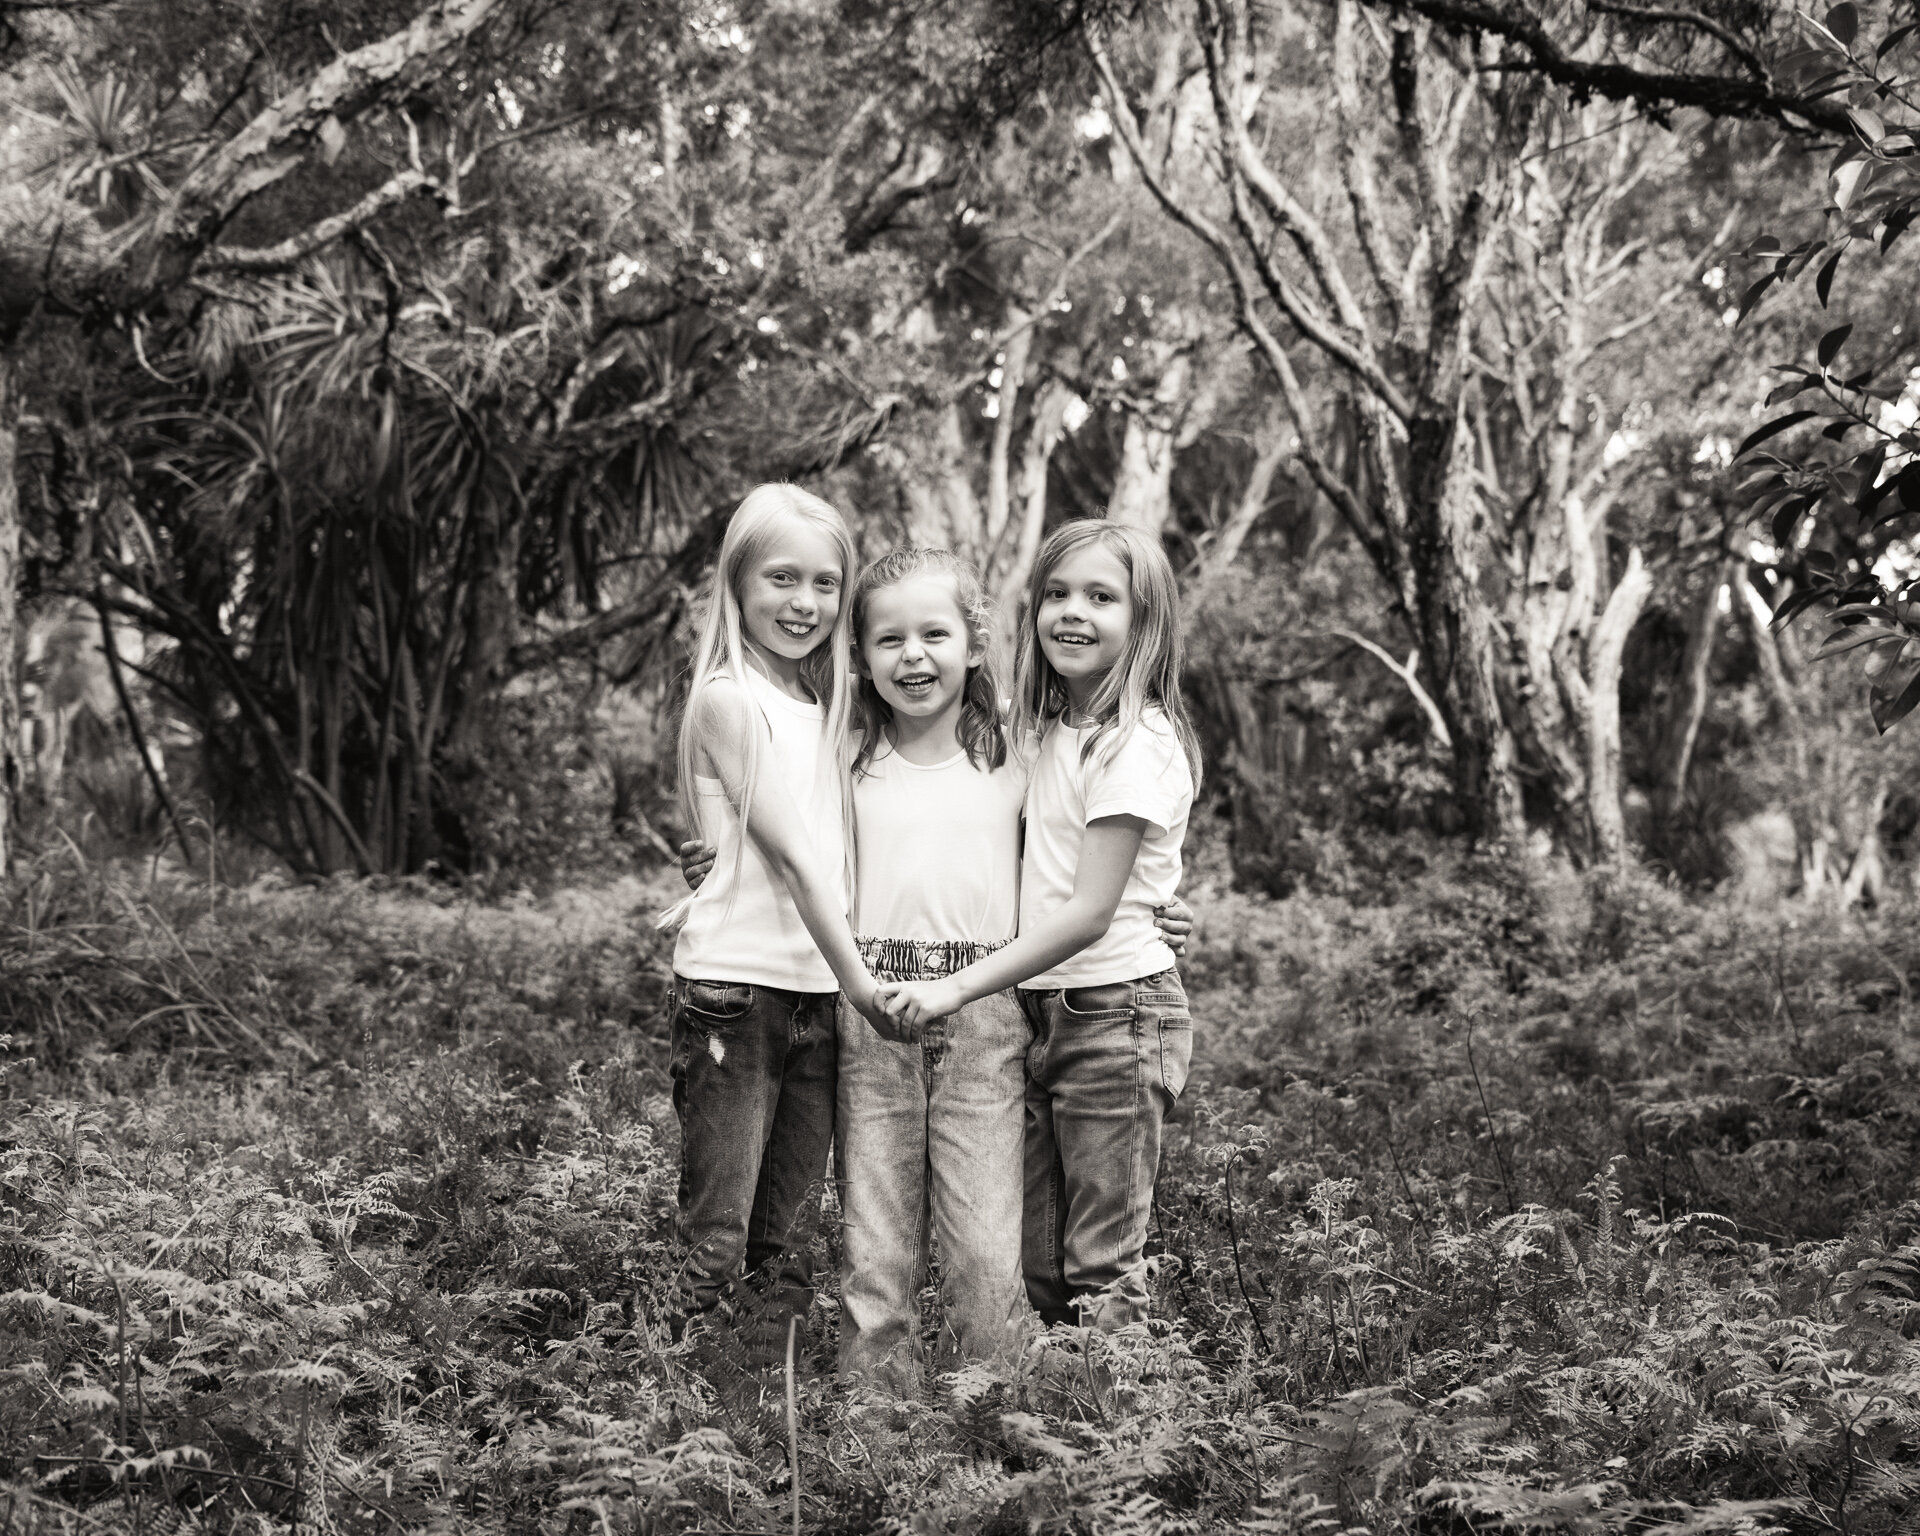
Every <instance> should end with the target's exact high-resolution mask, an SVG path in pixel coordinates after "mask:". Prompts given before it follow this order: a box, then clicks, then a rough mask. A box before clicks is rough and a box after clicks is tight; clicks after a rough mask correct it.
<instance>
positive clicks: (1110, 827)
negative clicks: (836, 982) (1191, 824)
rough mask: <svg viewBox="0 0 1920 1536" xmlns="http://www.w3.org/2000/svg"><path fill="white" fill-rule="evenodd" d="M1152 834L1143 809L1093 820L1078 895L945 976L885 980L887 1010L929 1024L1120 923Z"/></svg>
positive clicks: (1076, 877) (1076, 878)
mask: <svg viewBox="0 0 1920 1536" xmlns="http://www.w3.org/2000/svg"><path fill="white" fill-rule="evenodd" d="M1146 835H1147V823H1146V821H1145V820H1144V819H1143V818H1141V817H1138V816H1102V817H1101V818H1100V819H1099V820H1098V821H1090V822H1088V823H1087V833H1086V837H1085V838H1084V839H1083V840H1082V842H1081V844H1080V859H1079V862H1078V863H1077V864H1075V866H1074V870H1073V895H1071V896H1070V897H1068V898H1067V900H1066V901H1065V902H1064V903H1062V904H1061V906H1060V907H1059V908H1058V909H1057V910H1056V911H1053V912H1049V913H1048V914H1047V915H1046V916H1045V917H1043V918H1041V919H1040V920H1039V921H1038V922H1036V923H1033V924H1032V925H1031V926H1029V927H1028V928H1026V929H1025V930H1024V931H1023V932H1022V933H1021V935H1020V937H1019V938H1017V939H1015V940H1014V941H1013V942H1012V943H1011V944H1009V945H1007V946H1006V947H1005V948H1004V949H997V950H995V951H994V952H993V953H992V954H990V955H987V956H986V957H984V958H983V959H980V960H976V961H974V963H973V964H972V965H970V966H968V967H967V968H966V969H965V970H963V971H956V972H954V974H953V975H951V976H946V977H942V978H941V979H940V980H938V981H914V982H904V983H900V984H898V985H892V986H883V987H882V988H881V989H880V992H881V996H882V998H883V999H884V1000H885V1003H886V1009H887V1012H888V1013H890V1014H892V1015H893V1016H894V1017H895V1018H897V1019H899V1020H901V1021H902V1022H903V1023H905V1024H909V1025H917V1024H924V1023H925V1022H926V1021H927V1020H929V1019H937V1018H942V1017H944V1016H945V1015H947V1014H950V1013H954V1012H957V1011H958V1010H959V1009H961V1008H963V1007H965V1006H966V1005H967V1004H968V1003H970V1002H973V1001H974V1000H975V999H976V998H982V997H986V996H988V995H989V994H990V993H994V992H1000V991H1004V990H1005V989H1006V988H1008V987H1011V986H1013V985H1014V984H1015V983H1017V982H1022V981H1025V980H1026V979H1027V978H1028V977H1029V976H1038V975H1039V974H1040V973H1041V972H1042V971H1045V970H1049V969H1051V968H1052V967H1054V966H1056V965H1058V964H1059V963H1060V962H1061V961H1062V960H1066V959H1069V958H1071V957H1072V956H1074V955H1077V954H1079V953H1080V951H1081V950H1083V949H1085V948H1086V947H1087V946H1088V945H1089V944H1091V943H1093V942H1094V940H1096V939H1098V938H1099V937H1100V936H1101V935H1102V934H1103V933H1105V932H1106V931H1107V929H1108V928H1109V927H1110V926H1111V925H1112V923H1113V914H1114V911H1115V909H1116V908H1118V907H1119V905H1120V897H1121V896H1122V895H1123V894H1124V893H1125V891H1126V888H1127V877H1128V876H1129V875H1130V874H1132V873H1133V861H1134V860H1135V859H1136V858H1138V857H1139V854H1140V843H1141V840H1142V839H1143V838H1145V837H1146Z"/></svg>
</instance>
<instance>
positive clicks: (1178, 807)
mask: <svg viewBox="0 0 1920 1536" xmlns="http://www.w3.org/2000/svg"><path fill="white" fill-rule="evenodd" d="M1092 732H1093V728H1092V727H1091V726H1088V727H1082V728H1075V727H1071V726H1067V725H1065V724H1062V723H1061V722H1059V721H1055V722H1054V723H1053V725H1051V726H1050V727H1048V729H1047V732H1046V735H1045V736H1043V737H1042V738H1041V740H1040V752H1039V757H1038V760H1037V761H1036V762H1035V763H1034V766H1033V778H1032V782H1031V783H1030V784H1029V786H1028V789H1027V844H1026V867H1025V869H1024V870H1023V871H1022V873H1021V884H1020V927H1021V930H1022V931H1023V932H1024V931H1025V930H1027V929H1029V928H1031V927H1032V926H1033V924H1034V923H1036V922H1038V921H1039V920H1040V919H1041V918H1043V917H1045V916H1046V915H1047V914H1048V913H1050V912H1054V911H1057V910H1058V909H1059V908H1060V907H1062V906H1064V905H1065V904H1066V903H1067V900H1068V899H1069V898H1070V897H1071V896H1072V895H1073V877H1074V871H1075V869H1076V867H1077V866H1078V864H1079V862H1080V844H1081V842H1082V841H1083V840H1084V838H1085V836H1086V831H1087V823H1089V822H1092V821H1098V820H1100V818H1101V817H1103V816H1138V817H1139V818H1140V819H1141V820H1142V821H1145V822H1146V823H1147V833H1146V836H1145V837H1144V838H1143V839H1142V840H1141V843H1140V853H1139V856H1138V857H1137V858H1136V859H1135V860H1134V862H1133V871H1132V873H1131V874H1129V875H1128V876H1127V884H1126V888H1125V890H1124V891H1122V892H1121V896H1120V905H1119V907H1118V908H1117V909H1115V911H1114V914H1113V922H1112V924H1111V925H1110V926H1109V927H1108V928H1107V931H1106V933H1105V934H1104V935H1103V936H1102V937H1100V938H1098V939H1096V940H1095V941H1094V942H1093V943H1091V944H1089V945H1088V946H1087V947H1086V948H1085V949H1083V950H1081V951H1080V953H1079V954H1077V955H1074V956H1072V957H1070V958H1069V959H1066V960H1063V961H1062V962H1061V963H1060V964H1059V965H1057V966H1055V967H1054V968H1053V969H1052V970H1050V971H1046V972H1043V973H1042V974H1041V975H1038V976H1034V977H1032V978H1030V979H1029V980H1026V981H1023V982H1021V983H1020V985H1021V986H1022V987H1025V988H1026V989H1028V990H1029V991H1045V990H1048V989H1051V988H1054V987H1096V986H1102V985H1104V984H1106V983H1108V982H1114V981H1137V980H1139V979H1140V978H1141V977H1143V976H1153V975H1156V974H1158V973H1159V972H1161V971H1164V970H1166V969H1167V968H1168V967H1169V966H1171V965H1172V964H1173V962H1174V955H1173V951H1172V950H1170V949H1168V948H1167V946H1166V944H1165V942H1164V941H1163V940H1162V939H1161V937H1160V930H1159V929H1158V928H1157V927H1155V926H1154V921H1153V909H1154V908H1155V907H1157V906H1162V905H1164V904H1165V903H1167V902H1169V901H1171V900H1172V899H1173V896H1174V892H1175V891H1176V890H1177V889H1178V888H1179V885H1180V845H1181V844H1182V843H1183V842H1184V841H1185V840H1186V836H1187V814H1188V812H1189V811H1190V810H1191V809H1192V806H1193V774H1192V772H1191V771H1190V770H1189V769H1188V767H1187V757H1186V754H1185V753H1184V752H1182V751H1181V750H1180V742H1179V739H1178V738H1177V737H1176V736H1175V735H1174V733H1173V726H1172V724H1171V723H1170V722H1169V721H1168V719H1167V717H1166V715H1165V714H1164V713H1163V712H1162V711H1160V710H1158V709H1150V710H1149V711H1148V712H1147V713H1146V714H1145V715H1143V716H1142V717H1141V719H1140V723H1139V724H1138V725H1137V726H1135V727H1134V729H1133V730H1132V731H1131V732H1130V733H1129V734H1128V735H1127V736H1126V737H1124V738H1123V739H1121V740H1120V741H1118V742H1117V743H1116V742H1114V741H1113V740H1112V739H1111V737H1109V738H1108V739H1106V740H1103V741H1102V742H1101V743H1100V744H1099V746H1098V747H1096V748H1095V749H1094V752H1093V755H1092V757H1090V758H1083V757H1082V756H1081V747H1082V746H1083V745H1084V744H1085V742H1086V739H1087V738H1088V737H1089V736H1090V735H1091V734H1092Z"/></svg>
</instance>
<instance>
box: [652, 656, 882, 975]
mask: <svg viewBox="0 0 1920 1536" xmlns="http://www.w3.org/2000/svg"><path fill="white" fill-rule="evenodd" d="M747 690H748V693H749V695H750V696H751V698H752V699H753V702H754V703H755V704H756V705H758V706H759V708H760V713H761V715H762V716H763V717H764V718H765V720H766V722H767V728H768V730H769V732H770V733H771V735H772V743H771V746H770V747H769V744H768V743H767V742H765V741H762V742H761V743H760V756H759V761H758V763H757V765H756V768H755V772H756V774H757V776H758V779H759V782H760V783H762V784H768V783H778V784H781V785H783V786H784V787H785V789H786V791H787V793H788V794H789V795H791V796H792V797H793V803H794V804H795V805H796V806H797V807H798V808H799V810H800V814H801V816H802V817H803V818H804V820H805V821H806V824H807V828H808V830H809V831H810V832H811V833H812V834H813V846H814V853H815V855H816V858H817V867H818V869H819V870H820V872H821V874H822V876H823V877H824V878H825V879H826V880H827V883H828V890H829V891H830V892H832V893H833V895H834V896H836V897H837V898H838V899H839V900H840V902H841V903H842V904H843V906H844V904H845V902H846V885H847V881H846V846H847V844H846V830H845V815H844V812H843V811H842V808H841V799H840V782H841V773H842V772H843V770H842V768H841V766H840V765H839V764H838V763H836V762H834V761H833V760H832V757H831V755H830V754H829V752H828V750H827V743H826V710H825V708H824V706H822V705H819V704H803V703H801V702H800V700H798V699H796V698H792V697H790V696H789V695H787V694H785V693H782V692H781V691H780V690H779V689H778V688H776V687H775V686H774V685H773V684H772V683H771V682H769V681H768V680H767V679H766V678H764V677H762V676H761V675H760V674H759V673H758V672H756V671H754V670H753V669H752V668H751V667H749V668H748V669H747ZM693 790H694V808H695V811H696V813H697V814H698V817H699V822H700V835H701V837H702V838H704V839H705V840H706V841H707V842H709V843H711V844H713V846H714V848H715V849H716V850H717V852H716V854H715V857H714V861H713V872H712V873H711V874H710V875H708V876H707V878H706V880H705V881H703V882H702V884H701V886H700V889H699V890H697V891H696V892H694V895H693V902H692V904H691V905H690V906H689V907H688V909H687V921H686V926H685V927H683V928H682V929H681V930H680V936H679V938H678V939H677V940H676V941H675V943H674V946H673V968H674V970H675V972H676V973H678V974H679V975H681V976H684V977H686V978H687V979H688V980H689V981H738V982H745V983H747V984H748V985H750V986H759V987H784V988H786V989H787V990H788V991H792V992H833V991H837V990H838V989H839V985H840V984H839V982H837V981H836V980H835V979H834V975H833V972H832V971H831V970H830V969H829V968H828V966H827V962H826V960H825V959H824V958H823V957H822V956H821V954H820V950H819V948H818V946H816V945H815V944H814V942H813V940H812V939H811V938H810V937H808V935H807V929H806V925H805V924H804V923H802V922H801V921H800V913H799V911H798V909H796V908H795V906H794V904H793V898H792V897H791V896H789V895H788V894H787V887H786V882H785V881H783V880H781V879H780V877H779V876H778V875H776V874H774V872H773V871H772V869H771V868H769V867H768V865H767V861H766V860H765V859H764V858H762V857H761V855H760V850H759V849H758V848H756V847H754V845H753V842H752V840H751V839H750V838H746V837H745V835H744V833H743V831H742V829H741V825H740V817H739V815H738V813H736V812H735V810H734V808H733V804H732V802H731V801H729V800H728V799H727V795H726V791H725V789H724V788H723V787H722V785H721V782H720V780H718V779H715V778H708V777H706V776H704V775H695V777H694V781H693ZM743 842H744V844H745V846H744V847H742V846H741V845H742V843H743ZM736 853H737V857H736Z"/></svg>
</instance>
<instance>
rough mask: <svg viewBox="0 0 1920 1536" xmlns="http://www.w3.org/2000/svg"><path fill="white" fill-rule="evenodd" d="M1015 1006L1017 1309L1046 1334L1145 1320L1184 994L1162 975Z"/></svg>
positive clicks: (1025, 999) (1181, 1048) (1186, 1018)
mask: <svg viewBox="0 0 1920 1536" xmlns="http://www.w3.org/2000/svg"><path fill="white" fill-rule="evenodd" d="M1020 1001H1021V1004H1022V1006H1023V1007H1024V1008H1025V1009H1026V1012H1027V1017H1028V1018H1029V1019H1030V1020H1031V1021H1032V1024H1033V1031H1034V1036H1033V1045H1032V1047H1031V1049H1029V1051H1028V1052H1027V1110H1026V1118H1027V1133H1026V1215H1025V1220H1024V1223H1023V1226H1024V1262H1025V1269H1026V1277H1027V1299H1028V1300H1029V1301H1031V1302H1032V1303H1033V1308H1034V1310H1035V1311H1036V1312H1038V1313H1039V1314H1040V1317H1041V1319H1042V1320H1043V1321H1045V1322H1049V1323H1057V1322H1073V1321H1085V1322H1088V1323H1091V1324H1093V1325H1095V1326H1098V1327H1101V1328H1107V1329H1111V1328H1120V1327H1123V1326H1125V1325H1126V1324H1127V1323H1130V1322H1133V1321H1135V1320H1136V1319H1138V1318H1141V1317H1144V1316H1146V1312H1147V1306H1148V1295H1147V1284H1146V1272H1145V1269H1146V1267H1145V1263H1144V1254H1145V1249H1146V1242H1147V1224H1148V1221H1149V1219H1150V1217H1151V1216H1152V1213H1153V1184H1154V1180H1155V1178H1156V1177H1157V1176H1158V1175H1159V1171H1160V1131H1161V1126H1162V1125H1163V1123H1164V1122H1165V1120H1166V1116H1167V1111H1168V1110H1169V1109H1171V1108H1172V1107H1173V1103H1174V1100H1176V1099H1178V1098H1179V1097H1180V1090H1181V1089H1182V1088H1184V1087H1185V1086H1186V1083H1187V1067H1188V1064H1189V1062H1190V1061H1191V1059H1192V1056H1193V1018H1192V1015H1191V1014H1190V1013H1189V1012H1188V1010H1187V994H1186V989H1185V988H1184V987H1182V986H1181V984H1180V975H1179V973H1178V972H1177V971H1173V970H1166V971H1162V972H1160V973H1159V974H1158V975H1157V976H1147V977H1143V978H1142V979H1140V980H1139V981H1120V982H1113V983H1111V984H1109V985H1105V986H1098V987H1070V988H1067V989H1066V990H1064V991H1049V992H1025V991H1023V992H1021V994H1020ZM1076 1302H1078V1303H1079V1304H1080V1305H1079V1308H1078V1309H1076V1306H1075V1303H1076ZM1076 1310H1077V1311H1078V1312H1080V1313H1084V1314H1085V1316H1084V1317H1080V1316H1077V1315H1076Z"/></svg>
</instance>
